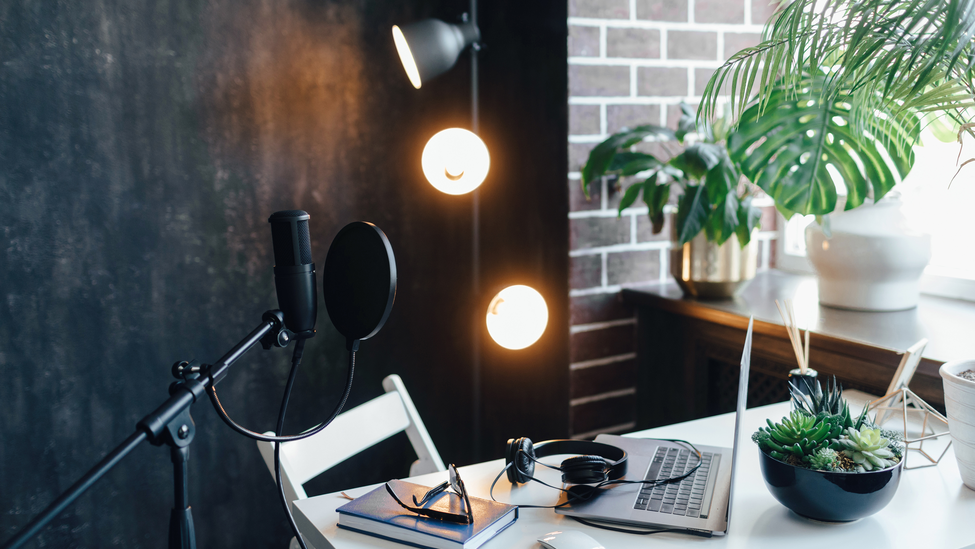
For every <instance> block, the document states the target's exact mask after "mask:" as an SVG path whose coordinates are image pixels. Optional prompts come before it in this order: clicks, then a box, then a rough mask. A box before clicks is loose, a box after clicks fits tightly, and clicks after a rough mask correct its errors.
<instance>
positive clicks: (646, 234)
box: [636, 189, 678, 242]
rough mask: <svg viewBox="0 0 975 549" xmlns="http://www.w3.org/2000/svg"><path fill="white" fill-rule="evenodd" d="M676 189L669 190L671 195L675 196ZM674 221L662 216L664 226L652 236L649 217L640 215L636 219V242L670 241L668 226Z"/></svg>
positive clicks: (670, 217)
mask: <svg viewBox="0 0 975 549" xmlns="http://www.w3.org/2000/svg"><path fill="white" fill-rule="evenodd" d="M677 192H678V189H671V194H672V195H673V194H676V193H677ZM670 198H671V200H670V201H671V202H673V201H674V199H675V197H674V196H671V197H670ZM673 221H674V219H673V216H672V215H666V214H665V215H664V225H663V228H662V229H660V232H659V233H657V234H653V223H651V222H650V216H649V215H641V216H639V217H637V218H636V241H637V242H652V241H662V240H670V225H671V223H673Z"/></svg>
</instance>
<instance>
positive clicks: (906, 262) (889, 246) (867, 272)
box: [806, 193, 931, 311]
mask: <svg viewBox="0 0 975 549" xmlns="http://www.w3.org/2000/svg"><path fill="white" fill-rule="evenodd" d="M830 229H831V236H830V237H828V238H827V237H826V235H825V234H824V233H823V230H822V228H821V227H820V226H819V225H818V224H816V223H813V224H810V225H809V226H808V227H807V228H806V250H807V253H808V256H809V260H810V261H811V262H812V264H813V267H815V268H816V274H817V275H818V277H819V302H820V303H821V304H823V305H828V306H830V307H839V308H842V309H854V310H861V311H901V310H904V309H912V308H914V307H917V302H918V297H919V294H920V288H919V285H918V283H919V280H920V278H921V273H922V272H923V271H924V268H925V267H926V266H927V264H928V261H930V259H931V235H928V234H922V233H920V232H918V231H916V230H914V229H913V228H912V227H911V226H910V224H909V223H908V221H907V218H906V217H905V216H904V214H903V213H902V212H901V201H900V197H899V196H898V195H897V194H896V193H890V194H889V195H888V197H885V198H884V199H883V200H881V201H880V202H878V203H876V204H871V205H865V206H861V207H859V208H856V209H854V210H850V211H848V212H843V213H839V214H833V215H831V216H830Z"/></svg>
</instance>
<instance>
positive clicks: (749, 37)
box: [721, 32, 762, 59]
mask: <svg viewBox="0 0 975 549" xmlns="http://www.w3.org/2000/svg"><path fill="white" fill-rule="evenodd" d="M761 42H762V35H761V34H758V33H757V32H726V33H725V34H724V54H723V55H722V56H721V58H722V59H728V58H729V57H731V56H732V55H734V54H736V53H738V52H739V51H741V50H743V49H745V48H750V47H752V46H757V45H759V44H761Z"/></svg>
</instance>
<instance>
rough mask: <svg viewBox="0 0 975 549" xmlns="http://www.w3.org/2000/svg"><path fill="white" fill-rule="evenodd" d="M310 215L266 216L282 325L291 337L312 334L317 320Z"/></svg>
mask: <svg viewBox="0 0 975 549" xmlns="http://www.w3.org/2000/svg"><path fill="white" fill-rule="evenodd" d="M309 218H310V216H309V215H308V214H307V213H306V212H303V211H301V210H286V211H281V212H274V213H273V214H271V217H269V218H268V220H267V221H268V223H270V224H271V241H272V242H273V244H274V288H275V289H276V290H277V293H278V308H279V309H281V312H283V313H284V326H285V327H286V328H287V329H289V330H291V331H292V332H294V335H295V338H297V339H306V338H309V337H312V336H314V335H315V323H316V322H317V320H318V288H317V285H316V284H315V264H314V263H312V260H311V237H310V236H309V233H308V219H309Z"/></svg>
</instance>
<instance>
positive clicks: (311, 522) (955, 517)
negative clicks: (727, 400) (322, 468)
mask: <svg viewBox="0 0 975 549" xmlns="http://www.w3.org/2000/svg"><path fill="white" fill-rule="evenodd" d="M851 400H853V399H852V398H851ZM787 412H788V404H787V403H781V404H773V405H771V406H763V407H760V408H754V409H750V410H747V411H746V412H745V421H744V429H743V432H742V447H741V453H740V455H739V458H740V461H739V464H738V467H737V478H736V481H735V491H734V500H733V504H732V505H733V506H732V517H731V527H730V530H729V534H728V535H727V536H723V537H714V538H700V537H696V536H690V535H682V534H674V533H662V534H654V535H651V536H636V535H631V534H622V533H617V532H611V531H607V530H599V529H595V528H590V527H588V526H585V525H583V524H580V523H578V522H576V521H574V520H572V519H570V518H566V517H563V516H562V515H557V514H555V512H554V511H552V510H550V509H521V510H520V511H519V512H520V518H519V519H518V521H517V522H515V524H514V525H512V526H511V527H510V528H508V529H507V530H505V531H504V532H502V533H501V534H500V535H499V536H498V537H497V538H495V539H494V540H492V541H490V542H488V543H487V544H486V545H485V546H484V547H487V548H488V549H492V548H493V549H508V548H511V549H519V548H531V549H538V548H540V547H541V545H540V544H539V543H537V542H536V541H535V540H536V539H537V538H538V537H539V536H541V535H542V534H544V533H546V532H551V531H553V530H560V529H576V530H583V531H585V532H586V533H588V534H589V535H591V536H592V537H593V538H595V539H596V540H598V541H599V542H600V543H602V544H603V545H604V546H606V547H607V548H608V549H616V548H626V547H676V546H682V547H683V546H687V545H696V546H698V547H709V548H710V547H714V548H718V547H721V548H741V549H745V548H748V549H762V548H769V549H773V548H774V549H782V548H783V547H790V548H791V547H815V548H822V547H879V548H884V547H891V548H899V547H910V548H912V549H913V548H929V547H930V548H937V549H958V548H960V547H964V546H968V545H971V544H975V491H972V490H969V489H968V488H966V487H965V486H964V485H963V484H962V482H961V477H960V476H959V474H958V466H957V462H956V461H955V456H954V454H953V453H952V452H951V450H950V449H949V451H948V453H947V454H946V455H945V457H944V459H942V460H941V463H940V465H938V466H937V467H929V468H926V469H917V470H910V471H904V472H903V474H902V476H901V483H900V486H899V488H898V490H897V494H896V495H895V496H894V499H893V501H891V502H890V504H889V505H888V506H887V507H886V508H884V509H883V510H882V511H880V512H879V513H877V514H875V515H873V516H871V517H867V518H865V519H862V520H860V521H857V522H854V523H849V524H824V523H819V522H814V521H810V520H807V519H804V518H802V517H799V516H798V515H796V514H794V513H792V512H791V511H789V510H788V509H786V508H785V507H783V506H782V505H781V504H779V502H777V501H776V500H775V499H774V498H773V497H772V495H771V494H769V492H768V490H767V489H766V488H765V484H764V481H763V480H762V473H761V470H760V469H759V464H758V451H759V450H758V447H757V446H756V445H755V444H754V443H753V442H752V441H751V439H750V438H749V437H750V436H751V433H753V432H754V431H755V430H756V429H758V427H759V426H761V425H764V424H765V418H767V417H769V418H772V419H773V421H778V419H779V418H780V417H782V416H784V415H785V414H786V413H787ZM733 428H734V414H724V415H720V416H715V417H711V418H706V419H699V420H695V421H689V422H687V423H681V424H677V425H670V426H667V427H659V428H656V429H649V430H647V431H641V432H639V433H634V434H633V435H634V436H643V437H660V438H683V439H686V440H690V441H691V442H694V443H701V444H708V445H714V446H731V442H732V429H733ZM499 444H500V441H499ZM910 459H917V456H916V455H912V456H911V457H910ZM548 460H551V462H552V463H555V464H558V463H559V462H560V461H561V459H559V458H556V457H554V456H553V457H550V458H546V461H548ZM909 463H911V462H909ZM914 463H919V462H914ZM503 465H504V462H503V460H495V461H489V462H485V463H479V464H475V465H471V466H468V467H463V468H461V469H460V471H461V476H462V477H463V479H464V483H465V484H466V485H467V488H468V490H469V491H470V493H471V494H472V495H476V496H480V497H485V498H486V497H488V495H487V494H488V488H489V486H490V485H491V482H492V481H493V480H494V477H495V476H496V475H497V474H498V472H500V470H501V468H502V467H503ZM535 474H536V475H537V476H539V477H540V478H542V479H544V480H546V482H549V483H551V484H553V485H558V484H559V482H560V477H559V473H558V472H557V471H552V470H547V469H545V468H543V467H536V469H535ZM446 475H447V473H434V474H430V475H423V476H419V477H415V478H411V479H409V480H411V481H414V482H416V483H418V484H423V485H427V486H434V485H436V484H438V483H440V482H442V481H443V480H445V479H446ZM375 486H379V485H374V486H366V487H363V488H357V489H353V490H346V492H347V493H348V494H349V495H351V496H358V495H361V494H364V493H366V492H368V491H369V490H371V489H373V488H375ZM494 495H495V497H496V498H497V499H498V500H499V501H504V502H509V503H519V504H542V505H553V504H554V503H555V502H556V500H557V499H558V494H557V493H556V492H555V491H554V490H551V489H549V488H545V487H544V486H541V485H539V484H538V483H529V484H527V485H522V486H518V487H512V486H511V484H510V483H508V482H507V480H506V479H505V478H503V477H502V479H501V480H500V481H498V484H497V487H496V488H495V491H494ZM346 502H347V500H345V499H343V498H341V497H340V496H339V495H338V494H326V495H323V496H317V497H313V498H309V499H306V500H300V501H296V502H295V509H296V510H295V520H296V521H297V523H298V527H299V528H300V529H301V532H302V534H303V535H304V536H305V539H306V540H307V541H309V542H310V543H311V544H313V545H314V546H315V547H316V549H329V548H330V547H333V546H334V547H335V549H358V548H366V547H379V548H388V549H402V548H403V547H406V546H405V545H401V544H397V543H392V542H387V541H384V540H381V539H378V538H374V537H371V536H366V535H363V534H357V533H355V532H350V531H347V530H341V529H339V528H338V526H337V525H336V523H337V521H338V513H336V512H335V509H336V508H337V507H339V506H341V505H342V504H344V503H346ZM326 539H327V540H328V541H326ZM328 542H331V544H329V543H328ZM282 543H284V541H283V540H282Z"/></svg>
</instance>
